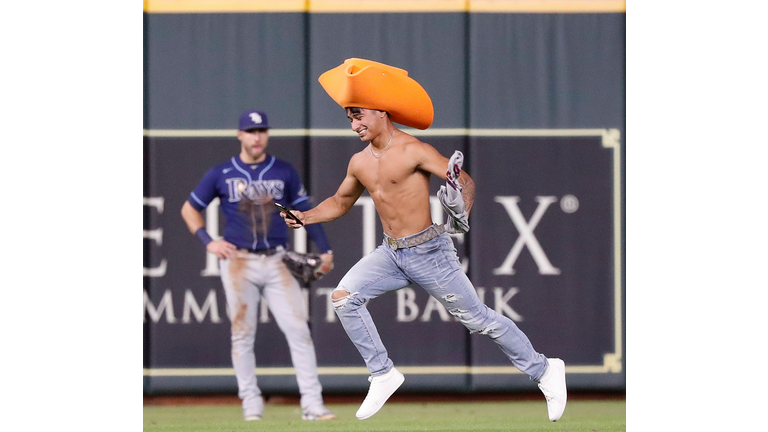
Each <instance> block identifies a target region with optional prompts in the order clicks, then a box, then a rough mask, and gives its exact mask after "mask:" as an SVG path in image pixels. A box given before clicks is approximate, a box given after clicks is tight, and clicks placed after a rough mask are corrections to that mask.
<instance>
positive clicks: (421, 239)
mask: <svg viewBox="0 0 768 432" xmlns="http://www.w3.org/2000/svg"><path fill="white" fill-rule="evenodd" d="M444 232H445V227H444V226H442V225H437V224H435V225H432V226H431V227H429V228H427V229H425V230H424V231H422V232H420V233H418V234H414V235H412V236H409V237H403V238H399V239H395V238H392V237H390V236H388V235H386V234H384V237H385V238H386V242H387V245H388V246H389V247H391V248H392V249H393V250H398V249H404V248H409V247H414V246H418V245H420V244H422V243H425V242H428V241H430V240H432V239H433V238H435V237H437V236H439V235H440V234H442V233H444Z"/></svg>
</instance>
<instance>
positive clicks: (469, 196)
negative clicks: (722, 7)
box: [459, 172, 475, 216]
mask: <svg viewBox="0 0 768 432" xmlns="http://www.w3.org/2000/svg"><path fill="white" fill-rule="evenodd" d="M459 184H460V185H461V187H462V191H461V197H462V198H464V209H465V210H466V212H467V216H469V212H470V210H472V204H473V203H474V202H475V182H474V181H473V180H472V179H471V178H470V177H469V176H468V175H467V173H465V172H462V174H461V176H459Z"/></svg>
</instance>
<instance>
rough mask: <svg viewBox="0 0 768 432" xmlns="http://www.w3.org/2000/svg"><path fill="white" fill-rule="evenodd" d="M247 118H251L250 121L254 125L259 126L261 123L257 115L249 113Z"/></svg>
mask: <svg viewBox="0 0 768 432" xmlns="http://www.w3.org/2000/svg"><path fill="white" fill-rule="evenodd" d="M249 116H250V117H251V121H252V122H254V123H256V124H261V123H262V119H261V116H260V115H259V113H250V114H249Z"/></svg>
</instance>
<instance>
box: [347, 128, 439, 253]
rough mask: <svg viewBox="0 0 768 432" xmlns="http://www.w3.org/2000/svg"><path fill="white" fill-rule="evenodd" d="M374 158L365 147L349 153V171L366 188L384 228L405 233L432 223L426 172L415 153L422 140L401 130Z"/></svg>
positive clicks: (400, 234)
mask: <svg viewBox="0 0 768 432" xmlns="http://www.w3.org/2000/svg"><path fill="white" fill-rule="evenodd" d="M399 138H400V139H397V140H395V141H393V142H392V145H391V147H389V148H387V149H386V150H385V151H384V152H382V153H381V155H380V156H379V157H378V158H377V157H375V156H373V155H372V154H371V152H370V151H369V147H366V148H365V149H364V150H363V151H361V152H359V153H357V154H355V155H354V156H353V157H352V161H351V165H350V168H351V170H350V173H351V174H352V175H354V176H355V177H356V178H357V180H358V181H359V182H360V183H361V184H362V185H363V186H365V188H366V189H368V193H370V195H371V198H372V199H373V202H374V204H375V205H376V210H377V211H378V213H379V218H380V219H381V225H382V227H383V228H384V232H385V233H386V234H387V235H388V236H390V237H394V238H401V237H407V236H409V235H412V234H416V233H418V232H420V231H423V230H424V229H426V228H427V227H429V226H430V225H431V224H432V217H431V214H430V205H429V179H430V175H431V174H430V173H429V172H428V171H425V170H423V169H421V168H420V162H419V161H420V158H419V157H418V155H419V153H420V152H421V150H422V149H420V147H421V146H424V145H425V144H424V143H422V142H421V141H419V140H418V139H416V138H414V137H412V136H410V135H407V134H402V135H401V136H400V137H399Z"/></svg>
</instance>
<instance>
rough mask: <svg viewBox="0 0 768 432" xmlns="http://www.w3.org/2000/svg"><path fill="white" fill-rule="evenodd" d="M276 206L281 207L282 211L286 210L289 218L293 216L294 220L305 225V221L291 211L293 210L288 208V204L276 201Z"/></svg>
mask: <svg viewBox="0 0 768 432" xmlns="http://www.w3.org/2000/svg"><path fill="white" fill-rule="evenodd" d="M275 206H277V208H278V209H280V211H282V212H285V214H287V215H288V217H289V218H291V219H293V220H294V221H296V223H297V224H299V225H301V226H304V222H302V221H300V220H299V218H297V217H296V216H294V214H293V213H291V211H290V210H288V208H287V207H286V206H284V205H282V204H280V203H279V202H275Z"/></svg>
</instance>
